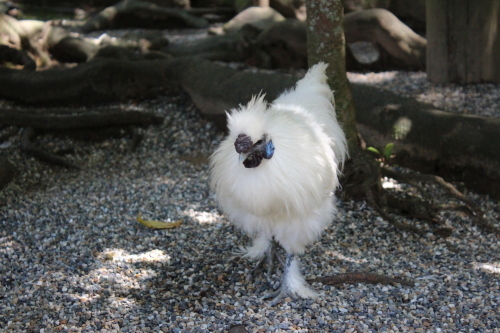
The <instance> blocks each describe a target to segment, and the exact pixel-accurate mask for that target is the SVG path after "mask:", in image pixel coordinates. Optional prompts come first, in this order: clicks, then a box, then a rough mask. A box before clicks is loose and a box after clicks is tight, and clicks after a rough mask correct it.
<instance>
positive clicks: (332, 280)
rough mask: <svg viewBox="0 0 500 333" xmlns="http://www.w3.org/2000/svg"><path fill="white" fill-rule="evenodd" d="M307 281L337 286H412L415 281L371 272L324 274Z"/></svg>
mask: <svg viewBox="0 0 500 333" xmlns="http://www.w3.org/2000/svg"><path fill="white" fill-rule="evenodd" d="M308 281H309V282H321V283H323V284H327V285H332V286H338V285H340V284H344V283H347V284H356V283H371V284H385V285H387V284H392V285H394V284H401V285H403V286H409V287H413V286H414V285H415V282H413V281H410V280H405V279H401V278H391V277H388V276H385V275H380V274H371V273H363V272H352V273H343V274H337V275H330V276H324V277H320V278H316V279H311V280H308Z"/></svg>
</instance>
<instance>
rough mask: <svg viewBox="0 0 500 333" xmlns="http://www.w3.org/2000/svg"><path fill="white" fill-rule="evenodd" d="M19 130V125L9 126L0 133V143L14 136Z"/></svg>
mask: <svg viewBox="0 0 500 333" xmlns="http://www.w3.org/2000/svg"><path fill="white" fill-rule="evenodd" d="M17 132H19V127H17V126H9V127H8V128H7V129H6V130H5V131H4V132H3V133H0V143H2V142H4V141H6V140H7V139H8V138H10V137H11V136H14V135H16V134H17Z"/></svg>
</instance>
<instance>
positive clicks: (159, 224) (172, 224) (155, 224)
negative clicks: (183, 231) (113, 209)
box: [137, 214, 181, 229]
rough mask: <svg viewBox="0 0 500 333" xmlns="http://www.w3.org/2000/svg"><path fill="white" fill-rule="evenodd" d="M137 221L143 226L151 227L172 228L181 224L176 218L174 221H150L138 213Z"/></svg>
mask: <svg viewBox="0 0 500 333" xmlns="http://www.w3.org/2000/svg"><path fill="white" fill-rule="evenodd" d="M137 222H139V223H140V224H142V225H143V226H145V227H148V228H153V229H172V228H176V227H178V226H180V225H181V220H178V221H176V222H162V221H150V220H144V219H143V218H142V217H141V215H140V214H139V215H138V216H137Z"/></svg>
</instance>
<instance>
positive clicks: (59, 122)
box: [0, 108, 163, 129]
mask: <svg viewBox="0 0 500 333" xmlns="http://www.w3.org/2000/svg"><path fill="white" fill-rule="evenodd" d="M162 122H163V117H160V116H158V115H156V114H154V113H146V112H139V111H125V110H123V109H121V108H108V109H99V110H95V111H89V110H85V111H83V112H82V111H81V110H78V109H72V108H64V109H50V108H45V109H40V108H38V109H36V110H31V109H3V110H2V109H0V124H6V125H15V126H26V127H33V128H40V129H74V128H96V127H107V126H124V125H139V126H144V125H155V124H161V123H162Z"/></svg>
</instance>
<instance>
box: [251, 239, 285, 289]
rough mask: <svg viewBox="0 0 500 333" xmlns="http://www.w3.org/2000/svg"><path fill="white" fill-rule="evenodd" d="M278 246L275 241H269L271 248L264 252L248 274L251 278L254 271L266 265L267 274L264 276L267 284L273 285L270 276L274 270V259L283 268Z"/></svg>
mask: <svg viewBox="0 0 500 333" xmlns="http://www.w3.org/2000/svg"><path fill="white" fill-rule="evenodd" d="M277 249H278V244H277V243H276V241H274V240H273V241H271V246H269V248H268V249H267V251H266V254H265V256H263V257H262V258H261V259H260V260H259V262H258V263H257V266H256V267H255V268H254V269H253V270H252V272H251V273H250V274H251V277H252V278H253V277H254V275H255V273H256V271H257V270H258V269H259V268H261V267H262V266H264V264H267V274H266V280H267V282H268V283H269V284H271V285H272V284H273V282H274V281H273V280H272V279H271V276H272V275H273V270H274V266H275V263H276V259H277V261H279V262H280V263H281V264H282V265H283V266H285V263H284V262H283V259H282V258H281V257H280V256H279V255H278V251H277Z"/></svg>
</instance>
